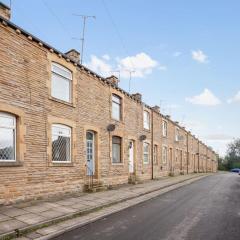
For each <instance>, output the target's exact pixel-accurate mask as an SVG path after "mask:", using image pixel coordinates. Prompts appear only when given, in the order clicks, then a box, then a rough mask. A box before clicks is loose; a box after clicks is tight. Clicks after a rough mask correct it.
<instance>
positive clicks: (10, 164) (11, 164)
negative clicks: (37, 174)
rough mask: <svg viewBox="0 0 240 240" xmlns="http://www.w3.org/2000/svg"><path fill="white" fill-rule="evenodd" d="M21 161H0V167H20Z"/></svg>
mask: <svg viewBox="0 0 240 240" xmlns="http://www.w3.org/2000/svg"><path fill="white" fill-rule="evenodd" d="M22 166H23V163H22V162H20V161H16V162H10V161H9V162H7V161H6V162H4V161H0V167H22Z"/></svg>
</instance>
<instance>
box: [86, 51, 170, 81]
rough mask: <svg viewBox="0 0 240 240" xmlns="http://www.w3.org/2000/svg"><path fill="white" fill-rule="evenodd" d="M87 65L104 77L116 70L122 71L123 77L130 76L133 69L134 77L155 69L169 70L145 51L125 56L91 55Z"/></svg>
mask: <svg viewBox="0 0 240 240" xmlns="http://www.w3.org/2000/svg"><path fill="white" fill-rule="evenodd" d="M85 65H86V66H87V67H88V68H89V69H91V70H93V71H94V72H96V73H98V74H100V75H103V76H104V77H106V76H108V75H110V74H112V73H113V72H114V71H115V72H116V71H120V72H121V77H122V78H129V71H132V77H140V78H143V77H145V76H146V75H149V74H151V73H152V71H153V69H159V70H160V71H166V70H167V67H166V66H165V65H161V64H159V63H158V62H157V61H155V60H154V59H152V58H151V57H150V56H149V55H147V54H146V53H143V52H142V53H138V54H136V55H135V56H128V57H125V58H119V57H116V58H111V57H110V56H109V55H108V54H105V55H103V56H102V57H97V56H95V55H91V58H90V61H89V62H87V63H86V64H85Z"/></svg>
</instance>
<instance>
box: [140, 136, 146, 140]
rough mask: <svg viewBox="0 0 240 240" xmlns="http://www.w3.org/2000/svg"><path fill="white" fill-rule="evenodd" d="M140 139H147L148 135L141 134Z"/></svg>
mask: <svg viewBox="0 0 240 240" xmlns="http://www.w3.org/2000/svg"><path fill="white" fill-rule="evenodd" d="M139 139H140V141H144V140H146V139H147V136H146V135H141V136H140V137H139Z"/></svg>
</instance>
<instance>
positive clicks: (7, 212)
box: [2, 207, 29, 217]
mask: <svg viewBox="0 0 240 240" xmlns="http://www.w3.org/2000/svg"><path fill="white" fill-rule="evenodd" d="M27 213H29V212H27V211H25V210H23V209H20V208H15V207H12V208H7V209H5V210H3V212H2V214H4V215H7V216H9V217H16V216H19V215H23V214H27Z"/></svg>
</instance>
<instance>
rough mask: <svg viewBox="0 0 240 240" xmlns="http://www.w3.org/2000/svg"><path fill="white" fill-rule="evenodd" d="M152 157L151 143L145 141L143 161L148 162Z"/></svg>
mask: <svg viewBox="0 0 240 240" xmlns="http://www.w3.org/2000/svg"><path fill="white" fill-rule="evenodd" d="M149 158H150V144H149V143H147V142H144V143H143V163H144V164H148V163H149Z"/></svg>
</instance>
